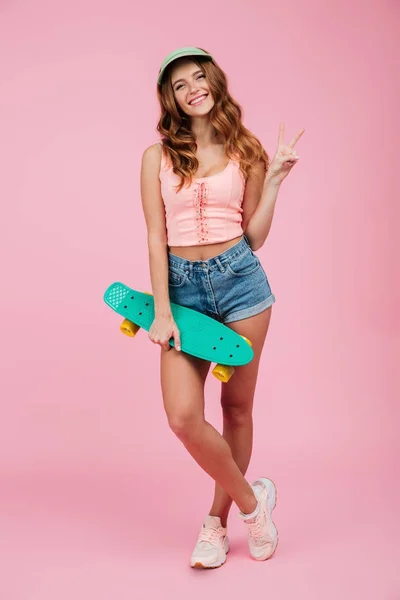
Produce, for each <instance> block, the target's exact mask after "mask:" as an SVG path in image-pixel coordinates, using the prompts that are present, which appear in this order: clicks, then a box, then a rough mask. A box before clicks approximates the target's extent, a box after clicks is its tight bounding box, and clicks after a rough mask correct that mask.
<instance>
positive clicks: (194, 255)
mask: <svg viewBox="0 0 400 600" xmlns="http://www.w3.org/2000/svg"><path fill="white" fill-rule="evenodd" d="M241 239H242V236H241V235H240V236H239V237H236V238H234V239H233V240H228V241H227V242H220V243H218V244H206V245H202V246H170V248H169V251H170V252H171V254H175V256H180V257H181V258H186V260H209V259H210V258H214V256H218V255H219V254H222V252H225V250H229V248H231V247H232V246H234V245H235V244H237V243H238V242H240V240H241Z"/></svg>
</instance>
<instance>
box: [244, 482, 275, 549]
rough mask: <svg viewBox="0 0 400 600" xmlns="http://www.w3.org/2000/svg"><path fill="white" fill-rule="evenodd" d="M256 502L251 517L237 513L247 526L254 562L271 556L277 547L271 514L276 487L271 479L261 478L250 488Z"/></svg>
mask: <svg viewBox="0 0 400 600" xmlns="http://www.w3.org/2000/svg"><path fill="white" fill-rule="evenodd" d="M251 487H252V488H253V490H254V494H255V496H256V498H257V500H258V505H257V508H256V509H255V511H254V513H251V515H245V514H243V513H242V512H240V513H239V517H240V518H241V519H243V521H244V522H245V524H246V525H247V528H248V529H247V532H248V542H249V550H250V554H251V556H252V557H253V558H255V559H256V560H266V559H267V558H269V557H270V556H272V555H273V553H274V552H275V549H276V547H277V545H278V531H277V529H276V527H275V524H274V523H273V521H272V518H271V513H272V511H273V509H274V508H275V504H276V487H275V484H274V482H273V481H271V479H267V478H266V477H261V478H260V479H257V480H256V481H255V482H254V483H253V484H252V486H251Z"/></svg>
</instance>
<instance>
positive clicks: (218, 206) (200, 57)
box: [141, 47, 299, 568]
mask: <svg viewBox="0 0 400 600" xmlns="http://www.w3.org/2000/svg"><path fill="white" fill-rule="evenodd" d="M157 93H158V98H159V102H160V108H161V115H160V118H159V122H158V126H157V129H158V131H159V133H160V134H161V137H162V140H161V141H160V142H158V143H157V144H154V145H152V146H150V147H149V148H147V149H146V150H145V151H144V153H143V159H142V171H141V193H142V204H143V211H144V215H145V219H146V225H147V233H148V236H147V237H148V250H149V259H150V275H151V283H152V290H153V295H154V307H155V317H154V321H153V323H152V325H151V327H150V330H149V338H150V340H151V341H152V342H154V343H155V344H159V345H160V346H161V348H162V350H161V388H162V395H163V403H164V409H165V412H166V415H167V418H168V423H169V425H170V427H171V429H172V431H173V432H174V433H175V434H176V435H177V437H178V438H179V439H180V441H181V442H182V443H183V445H184V446H185V448H186V449H187V450H188V452H189V453H190V454H191V455H192V457H193V458H194V459H195V461H196V462H197V463H198V465H199V466H200V467H201V468H203V469H204V470H205V471H206V473H208V475H209V476H210V477H212V478H213V479H214V481H215V492H214V498H213V501H212V505H211V508H210V511H209V513H208V514H207V515H206V517H205V519H204V522H203V524H202V527H201V530H200V535H199V537H198V540H197V542H196V544H195V547H194V550H193V553H192V556H191V559H190V564H191V566H192V567H198V568H214V567H219V566H221V565H222V564H224V562H225V561H226V555H227V552H228V551H229V540H228V536H227V519H228V514H229V511H230V508H231V505H232V502H235V503H236V505H237V506H238V507H239V509H240V513H239V517H240V518H241V519H242V520H243V521H244V523H245V524H246V526H247V533H248V544H249V550H250V554H251V556H252V557H253V558H255V559H256V560H266V559H267V558H269V557H270V556H272V554H273V553H274V552H275V549H276V546H277V543H278V533H277V530H276V527H275V525H274V523H273V521H272V517H271V512H272V510H273V508H274V506H275V501H276V488H275V485H274V483H273V481H272V480H271V479H268V478H266V477H261V478H259V479H257V480H256V481H254V482H253V484H252V485H250V484H249V483H248V482H247V481H246V479H245V477H244V475H245V473H246V470H247V467H248V464H249V461H250V456H251V451H252V427H253V425H252V407H253V398H254V392H255V387H256V381H257V375H258V367H259V361H260V357H261V352H262V348H263V345H264V342H265V338H266V335H267V332H268V327H269V322H270V318H271V311H272V305H273V303H274V302H275V296H274V295H273V293H272V290H271V287H270V285H269V281H268V278H267V275H266V273H265V271H264V269H263V267H262V265H261V262H260V260H259V258H258V257H257V256H256V255H255V254H254V252H253V249H257V248H259V247H261V246H262V244H263V243H264V241H265V238H266V237H267V235H268V231H269V227H270V224H271V220H272V215H273V208H274V205H275V201H276V198H277V195H278V189H279V185H278V184H277V183H276V182H277V181H278V179H279V178H280V179H281V180H282V179H283V177H284V176H286V174H287V172H288V171H289V169H290V168H291V166H293V164H294V163H295V153H294V151H293V146H294V144H295V143H296V141H297V139H298V138H297V139H296V138H295V139H294V140H293V141H292V142H291V143H290V144H289V145H288V146H284V144H283V135H284V131H283V128H282V127H281V130H280V134H279V141H280V145H279V152H278V153H277V154H276V155H275V157H274V161H272V163H270V161H269V157H268V155H267V153H266V152H265V150H264V148H263V147H262V145H261V143H260V142H259V140H258V139H257V138H256V137H255V136H254V135H253V134H252V133H251V132H250V131H248V130H247V129H246V128H245V127H244V125H243V123H242V111H241V108H240V106H239V104H238V103H237V102H236V101H235V100H234V99H233V98H232V96H231V95H230V93H229V91H228V88H227V78H226V76H225V74H224V72H223V71H222V69H221V68H220V67H219V66H218V64H217V63H216V61H215V59H214V58H213V57H212V56H211V55H210V54H209V53H207V52H206V51H205V50H202V49H201V48H193V47H189V48H181V49H179V50H176V51H175V52H173V53H172V54H170V55H168V56H167V57H166V59H165V60H164V61H163V64H162V65H161V68H160V72H159V75H158V86H157ZM298 137H299V136H298ZM285 169H286V171H285ZM270 170H271V171H272V173H273V174H274V178H272V177H271V178H270V177H269V176H268V175H269V171H270ZM266 174H267V175H266ZM170 302H174V303H175V304H179V305H181V306H186V307H189V308H192V309H194V310H197V311H199V312H201V313H203V314H206V315H208V316H210V317H212V318H213V319H216V320H217V321H220V322H222V323H224V324H226V325H227V326H228V327H230V328H232V329H233V330H234V331H236V332H237V333H239V334H240V335H242V336H243V337H245V338H247V339H248V340H250V341H251V343H252V346H253V351H254V358H253V360H252V361H251V362H250V363H249V364H247V365H244V366H241V367H239V368H238V369H237V371H236V373H235V377H234V382H233V385H232V384H231V382H230V381H228V382H227V383H224V384H223V386H224V387H223V389H222V391H221V405H222V410H223V422H224V432H223V436H222V435H220V434H219V432H218V431H217V430H216V429H215V428H214V427H212V425H211V424H210V423H208V422H207V421H206V420H205V418H204V385H205V381H206V377H207V375H208V371H209V367H210V363H209V362H207V361H203V360H200V359H196V358H194V357H192V356H190V355H188V354H185V353H183V352H181V351H180V332H179V330H178V328H177V326H176V323H175V321H174V319H173V316H172V311H171V305H170ZM172 338H173V339H174V347H173V348H171V346H170V343H169V342H170V340H171V339H172Z"/></svg>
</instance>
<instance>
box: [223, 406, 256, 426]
mask: <svg viewBox="0 0 400 600" xmlns="http://www.w3.org/2000/svg"><path fill="white" fill-rule="evenodd" d="M222 413H223V418H224V421H225V422H226V423H229V425H230V426H231V427H244V426H246V425H249V423H251V422H252V404H250V405H239V406H238V405H237V404H230V403H229V402H225V403H222Z"/></svg>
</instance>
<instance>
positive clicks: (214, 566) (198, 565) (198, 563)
mask: <svg viewBox="0 0 400 600" xmlns="http://www.w3.org/2000/svg"><path fill="white" fill-rule="evenodd" d="M229 550H230V545H229V542H228V544H227V549H226V550H225V558H224V560H223V561H222V562H218V563H213V564H211V565H205V564H203V563H202V562H201V561H199V560H196V561H195V563H194V564H193V565H192V564H190V566H191V567H192V569H219V567H222V565H224V564H225V563H226V555H227V554H228V552H229Z"/></svg>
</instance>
